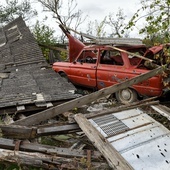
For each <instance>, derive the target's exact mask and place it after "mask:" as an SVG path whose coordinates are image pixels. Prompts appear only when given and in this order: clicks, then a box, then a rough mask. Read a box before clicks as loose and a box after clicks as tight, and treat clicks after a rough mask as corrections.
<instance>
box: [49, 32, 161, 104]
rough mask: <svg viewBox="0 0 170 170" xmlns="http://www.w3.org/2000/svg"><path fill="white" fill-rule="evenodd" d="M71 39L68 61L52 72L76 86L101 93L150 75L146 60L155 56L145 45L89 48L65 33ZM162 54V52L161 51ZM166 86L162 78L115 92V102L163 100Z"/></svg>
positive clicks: (156, 77)
mask: <svg viewBox="0 0 170 170" xmlns="http://www.w3.org/2000/svg"><path fill="white" fill-rule="evenodd" d="M64 31H65V33H66V35H67V37H68V39H69V61H67V62H55V63H54V64H53V66H52V68H53V69H54V70H55V71H56V72H57V73H59V74H60V75H62V76H66V77H67V78H68V80H69V81H70V82H72V83H73V84H74V85H79V86H84V87H88V88H93V89H97V90H99V89H102V88H105V87H108V86H111V85H114V84H117V83H120V82H123V81H125V80H128V79H131V78H133V77H136V76H138V75H140V74H143V73H146V72H148V71H149V68H148V67H146V66H145V65H144V62H145V60H143V59H142V58H140V57H139V56H145V55H146V54H148V57H150V58H151V56H152V55H153V54H155V53H157V51H156V52H155V51H154V50H153V49H151V50H147V48H146V46H145V45H117V46H110V45H88V46H86V45H85V44H84V43H82V42H81V41H79V40H78V39H75V38H74V37H73V36H72V35H71V34H70V33H69V32H68V31H66V30H64ZM159 50H161V49H159ZM163 89H164V85H163V82H162V76H160V75H158V76H155V77H152V78H150V79H148V80H145V81H143V82H142V83H139V84H136V85H133V86H131V87H129V88H126V89H123V90H120V91H118V92H116V94H115V95H116V98H117V100H118V101H120V102H122V103H129V102H134V101H136V99H137V98H138V97H139V96H143V97H144V96H147V97H149V96H161V95H162V94H163Z"/></svg>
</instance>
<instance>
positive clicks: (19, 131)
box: [0, 124, 80, 139]
mask: <svg viewBox="0 0 170 170" xmlns="http://www.w3.org/2000/svg"><path fill="white" fill-rule="evenodd" d="M0 129H1V133H2V135H3V136H4V137H8V138H12V139H34V138H37V137H40V136H48V135H59V134H70V133H75V132H77V131H80V128H79V126H78V125H77V124H66V125H60V126H56V125H54V124H52V125H48V127H26V126H19V125H11V124H10V125H0Z"/></svg>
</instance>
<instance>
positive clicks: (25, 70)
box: [0, 17, 77, 110]
mask: <svg viewBox="0 0 170 170" xmlns="http://www.w3.org/2000/svg"><path fill="white" fill-rule="evenodd" d="M74 90H75V87H74V86H73V85H72V84H70V83H68V82H66V81H65V80H64V79H63V78H61V77H60V76H59V75H58V74H57V73H55V72H54V71H53V70H52V69H51V68H49V66H48V63H47V62H46V60H45V59H44V57H43V55H42V52H41V49H40V48H39V46H38V44H37V42H36V41H35V39H34V37H33V35H32V34H31V32H30V30H29V28H28V27H27V26H26V24H25V22H24V21H23V19H22V18H21V17H19V18H17V19H16V20H14V21H13V22H11V23H9V24H8V25H6V26H5V27H3V28H1V29H0V108H5V107H12V106H14V107H16V108H18V109H21V110H22V109H25V106H26V105H28V104H32V105H35V106H36V107H40V106H48V105H49V103H50V105H51V104H52V103H53V102H56V101H63V100H70V99H73V98H76V97H77V95H75V94H73V93H71V91H74Z"/></svg>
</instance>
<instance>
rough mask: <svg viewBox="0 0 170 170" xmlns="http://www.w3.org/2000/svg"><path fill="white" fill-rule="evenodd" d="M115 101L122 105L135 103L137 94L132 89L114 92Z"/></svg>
mask: <svg viewBox="0 0 170 170" xmlns="http://www.w3.org/2000/svg"><path fill="white" fill-rule="evenodd" d="M116 99H117V100H118V101H119V102H121V103H124V104H128V103H132V102H135V101H137V92H136V91H135V90H133V89H130V88H127V89H123V90H119V91H118V92H116Z"/></svg>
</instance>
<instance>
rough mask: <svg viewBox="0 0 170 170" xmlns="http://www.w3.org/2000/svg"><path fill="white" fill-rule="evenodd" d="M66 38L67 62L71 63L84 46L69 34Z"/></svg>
mask: <svg viewBox="0 0 170 170" xmlns="http://www.w3.org/2000/svg"><path fill="white" fill-rule="evenodd" d="M67 37H68V40H69V61H70V62H73V61H74V60H75V59H76V58H77V56H78V54H79V53H80V51H81V50H82V49H83V48H84V47H85V44H83V43H82V42H81V41H80V40H78V39H76V38H75V37H73V36H72V35H71V34H67Z"/></svg>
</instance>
